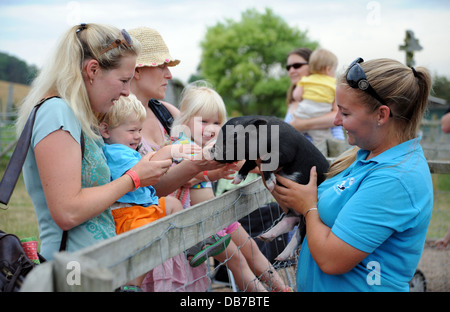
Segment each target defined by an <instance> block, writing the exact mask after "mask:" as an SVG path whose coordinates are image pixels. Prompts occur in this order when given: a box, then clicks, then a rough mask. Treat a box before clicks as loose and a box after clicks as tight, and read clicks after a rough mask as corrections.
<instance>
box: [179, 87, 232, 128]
mask: <svg viewBox="0 0 450 312" xmlns="http://www.w3.org/2000/svg"><path fill="white" fill-rule="evenodd" d="M179 109H180V114H179V116H178V117H177V118H175V120H174V122H173V125H172V129H174V133H171V135H173V136H177V135H178V134H179V131H180V130H181V128H180V127H177V126H182V125H187V124H188V123H189V121H190V120H191V118H193V117H196V116H203V117H209V116H213V115H215V114H217V115H218V116H219V122H220V124H221V125H223V124H224V123H225V122H226V121H227V110H226V107H225V103H224V102H223V99H222V97H221V96H220V95H219V93H217V92H216V91H215V90H214V89H213V88H212V87H211V85H210V84H209V83H207V82H206V81H196V82H193V83H191V84H190V85H188V86H187V87H186V88H185V89H184V90H183V92H182V94H181V102H180V107H179ZM177 129H178V130H177Z"/></svg>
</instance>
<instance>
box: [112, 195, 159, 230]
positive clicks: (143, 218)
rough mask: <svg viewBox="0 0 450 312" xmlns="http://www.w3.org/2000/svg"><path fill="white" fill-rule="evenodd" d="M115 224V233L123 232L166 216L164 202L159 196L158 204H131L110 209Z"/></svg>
mask: <svg viewBox="0 0 450 312" xmlns="http://www.w3.org/2000/svg"><path fill="white" fill-rule="evenodd" d="M111 212H112V215H113V217H114V222H115V224H116V233H117V234H120V233H124V232H127V231H130V230H133V229H136V228H138V227H140V226H143V225H146V224H148V223H150V222H153V221H156V220H158V219H161V218H162V217H165V216H166V202H165V198H164V197H160V198H159V201H158V205H151V206H148V207H143V206H131V207H124V208H117V209H113V210H111Z"/></svg>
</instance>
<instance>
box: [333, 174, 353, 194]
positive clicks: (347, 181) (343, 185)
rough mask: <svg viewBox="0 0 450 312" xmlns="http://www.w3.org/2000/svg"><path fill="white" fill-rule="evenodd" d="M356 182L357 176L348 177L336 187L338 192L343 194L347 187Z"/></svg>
mask: <svg viewBox="0 0 450 312" xmlns="http://www.w3.org/2000/svg"><path fill="white" fill-rule="evenodd" d="M353 183H355V178H348V179H345V180H344V181H342V183H340V184H336V185H335V187H334V189H335V191H336V192H337V193H338V194H341V193H342V192H343V191H345V190H346V189H348V188H350V187H351V186H352V185H353Z"/></svg>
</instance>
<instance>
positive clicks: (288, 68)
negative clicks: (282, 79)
mask: <svg viewBox="0 0 450 312" xmlns="http://www.w3.org/2000/svg"><path fill="white" fill-rule="evenodd" d="M303 65H308V63H294V64H289V65H286V70H287V71H289V70H290V69H291V67H294V68H295V69H299V68H300V67H302V66H303Z"/></svg>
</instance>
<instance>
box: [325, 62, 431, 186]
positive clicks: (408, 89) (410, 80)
mask: <svg viewBox="0 0 450 312" xmlns="http://www.w3.org/2000/svg"><path fill="white" fill-rule="evenodd" d="M360 65H361V67H362V69H363V70H364V72H365V74H366V76H367V80H368V81H369V83H370V85H371V86H372V87H373V88H374V89H375V91H376V92H377V93H378V95H379V96H380V97H381V98H382V99H383V100H384V101H385V102H386V104H387V106H388V107H389V108H390V110H391V112H392V117H391V118H392V119H393V121H394V125H395V129H396V134H397V136H398V137H397V138H398V140H399V142H406V141H408V140H412V139H414V138H416V137H417V133H418V130H419V127H420V123H421V121H422V117H423V114H424V113H425V110H426V108H427V104H428V96H429V94H430V90H431V76H430V73H429V72H428V70H427V69H426V68H424V67H416V68H414V69H413V68H410V67H408V66H405V65H403V64H402V63H400V62H398V61H395V60H391V59H376V60H371V61H367V62H362V63H360ZM347 72H348V69H347V71H346V72H345V73H344V74H343V75H342V76H341V77H340V78H339V80H338V84H340V85H342V86H345V87H347V88H350V86H349V85H348V83H347V80H346V76H347ZM353 90H355V94H357V96H358V97H359V98H360V100H361V103H363V104H365V105H366V106H367V109H368V111H369V112H374V111H375V110H376V109H377V108H378V107H379V106H380V102H378V101H377V100H376V99H375V98H373V97H372V96H371V95H370V94H368V93H367V92H364V91H362V90H359V89H353ZM358 150H359V148H357V147H355V148H353V149H352V150H351V151H349V152H348V153H344V154H343V155H342V156H341V157H339V158H338V159H336V161H335V162H334V163H333V164H332V165H331V166H330V169H329V172H328V177H332V176H334V175H336V174H338V173H340V172H342V171H343V170H344V169H346V168H347V167H348V166H350V164H352V163H353V161H355V159H356V153H357V151H358Z"/></svg>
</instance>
